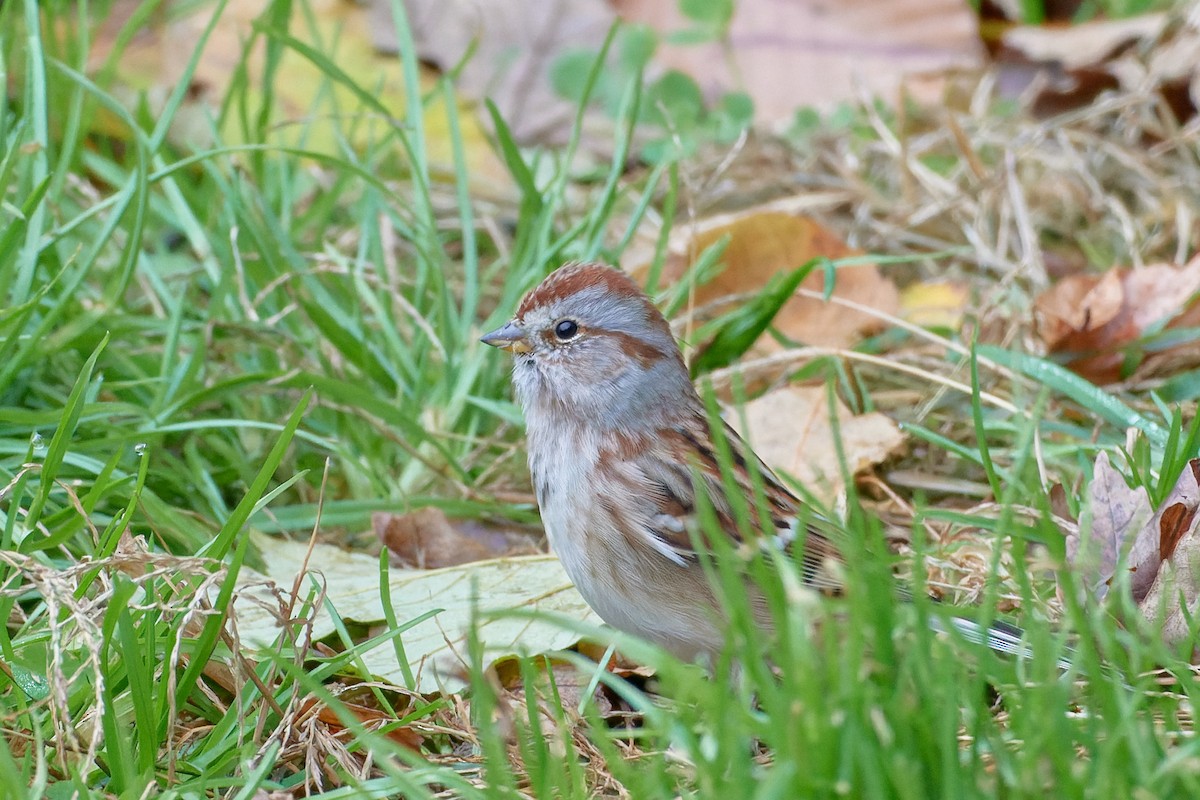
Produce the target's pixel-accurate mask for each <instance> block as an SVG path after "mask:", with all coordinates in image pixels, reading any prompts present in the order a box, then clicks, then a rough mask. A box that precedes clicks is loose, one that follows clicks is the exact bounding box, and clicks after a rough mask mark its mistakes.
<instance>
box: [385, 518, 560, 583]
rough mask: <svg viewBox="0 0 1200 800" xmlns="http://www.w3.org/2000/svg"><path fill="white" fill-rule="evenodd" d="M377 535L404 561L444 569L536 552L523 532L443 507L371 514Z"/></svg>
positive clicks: (398, 559)
mask: <svg viewBox="0 0 1200 800" xmlns="http://www.w3.org/2000/svg"><path fill="white" fill-rule="evenodd" d="M371 524H372V527H373V528H374V529H375V535H376V536H378V537H379V541H381V542H382V543H383V545H384V547H386V548H387V549H388V551H389V552H390V553H391V554H392V556H393V559H394V560H395V561H396V562H397V563H398V564H400V565H403V566H412V567H417V568H418V569H440V568H442V567H454V566H457V565H459V564H469V563H471V562H472V561H484V560H487V559H489V558H497V557H500V556H507V555H517V554H522V553H532V552H536V548H534V547H533V544H532V541H531V540H530V539H528V538H525V537H522V536H521V535H520V534H518V533H516V532H514V531H509V530H502V529H497V528H492V527H489V526H487V525H484V524H483V523H480V522H479V521H477V520H455V521H451V520H450V519H449V518H448V517H447V516H446V514H445V513H444V512H443V511H442V510H441V509H440V508H433V507H429V508H420V509H417V510H416V511H413V512H411V513H408V514H387V513H383V512H380V513H376V514H374V515H372V516H371Z"/></svg>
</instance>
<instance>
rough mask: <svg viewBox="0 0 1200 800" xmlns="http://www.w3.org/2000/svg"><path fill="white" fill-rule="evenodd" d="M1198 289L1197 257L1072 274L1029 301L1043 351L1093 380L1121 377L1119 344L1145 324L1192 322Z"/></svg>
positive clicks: (1198, 312) (1197, 312) (1198, 306)
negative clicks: (1184, 261) (1174, 262)
mask: <svg viewBox="0 0 1200 800" xmlns="http://www.w3.org/2000/svg"><path fill="white" fill-rule="evenodd" d="M1198 292H1200V256H1197V257H1196V258H1193V259H1192V260H1191V261H1189V262H1188V263H1187V264H1185V265H1184V266H1181V267H1177V266H1173V265H1170V264H1154V265H1150V266H1146V267H1142V268H1140V269H1114V270H1109V271H1108V272H1105V273H1104V274H1103V275H1072V276H1069V277H1067V278H1065V279H1063V280H1061V281H1059V282H1058V283H1056V284H1055V285H1054V286H1052V287H1051V288H1050V289H1049V290H1047V291H1046V292H1043V293H1042V295H1041V296H1039V297H1038V298H1037V300H1036V301H1035V303H1034V314H1035V319H1036V321H1037V328H1038V335H1039V336H1040V337H1041V339H1042V341H1043V342H1045V343H1046V348H1047V350H1048V351H1049V352H1051V353H1055V354H1060V355H1063V356H1065V357H1066V358H1067V366H1069V367H1070V368H1071V369H1072V370H1074V371H1075V372H1077V373H1079V374H1080V375H1082V376H1083V377H1085V378H1087V379H1088V380H1090V381H1093V382H1095V383H1109V382H1112V381H1115V380H1118V379H1119V378H1120V377H1121V367H1122V365H1123V363H1124V362H1125V359H1126V353H1125V351H1124V348H1125V347H1126V346H1128V345H1129V344H1131V343H1133V342H1135V341H1137V340H1138V339H1139V338H1141V337H1142V336H1143V335H1145V334H1146V333H1147V331H1149V330H1150V329H1151V328H1156V327H1158V326H1160V325H1162V324H1164V323H1165V324H1166V327H1169V328H1184V327H1192V326H1195V325H1196V324H1197V321H1198V319H1200V303H1197V302H1196V301H1197V293H1198ZM1187 346H1188V345H1186V344H1185V345H1179V346H1177V347H1176V348H1171V349H1170V350H1167V351H1162V352H1160V353H1159V354H1158V357H1162V356H1163V355H1164V354H1168V353H1170V352H1171V351H1172V350H1176V349H1179V347H1187Z"/></svg>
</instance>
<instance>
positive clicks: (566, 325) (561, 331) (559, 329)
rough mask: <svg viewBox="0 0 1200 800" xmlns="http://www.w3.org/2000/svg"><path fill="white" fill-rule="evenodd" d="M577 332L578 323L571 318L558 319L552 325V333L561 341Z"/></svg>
mask: <svg viewBox="0 0 1200 800" xmlns="http://www.w3.org/2000/svg"><path fill="white" fill-rule="evenodd" d="M577 333H579V325H578V324H577V323H576V322H575V320H572V319H564V320H559V322H558V324H557V325H555V326H554V335H555V336H557V337H558V338H559V339H561V340H562V341H564V342H565V341H567V340H568V339H571V338H573V337H574V336H575V334H577Z"/></svg>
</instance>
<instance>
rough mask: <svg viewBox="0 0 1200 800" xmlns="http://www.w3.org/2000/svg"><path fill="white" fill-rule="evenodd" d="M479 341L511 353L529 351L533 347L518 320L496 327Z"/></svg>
mask: <svg viewBox="0 0 1200 800" xmlns="http://www.w3.org/2000/svg"><path fill="white" fill-rule="evenodd" d="M479 341H481V342H483V343H484V344H490V345H491V346H492V347H499V348H500V349H501V350H507V351H508V352H510V353H528V352H529V351H530V350H532V349H533V348H532V347H530V346H529V338H528V337H527V336H526V335H525V331H523V330H521V326H520V325H518V324H517V323H516V322H509V323H507V324H505V325H503V326H501V327H499V328H496V330H494V331H492V332H491V333H489V334H487V335H486V336H484V337H483V338H481V339H480V340H479Z"/></svg>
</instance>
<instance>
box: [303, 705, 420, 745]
mask: <svg viewBox="0 0 1200 800" xmlns="http://www.w3.org/2000/svg"><path fill="white" fill-rule="evenodd" d="M341 704H342V707H344V708H345V709H346V710H347V711H349V712H350V713H351V714H353V715H354V717H355V718H356V719H357V720H358V721H359V722H361V723H362V724H363V725H364V726H365V727H367V728H368V729H369V730H376V729H378V728H382V727H384V726H385V725H388V724H390V723H392V722H396V721H397V720H396V717H395V716H393V715H391V714H386V713H384V712H383V711H381V710H379V709H377V708H371V707H370V706H364V705H362V704H360V703H351V702H348V701H346V700H341ZM313 709H316V712H317V719H319V720H321V722H323V723H325V724H326V725H327V726H329V728H330V729H331V730H333V731H335V732H339V731H344V730H346V725H345V723H343V722H342V719H341V717H340V716H338V713H337V711H335V710H334V709H332V708H330V707H329V706H328V705H326V704H325V703H322V702H320V701H318V700H317V698H315V697H310V698H308V699H307V700H305V701H304V702H302V703H301V704H300V709H299V710H298V712H297V716H304V715H306V714H310V713H312V711H313ZM385 736H387V738H389V739H391V740H392V741H393V742H395V743H396V744H398V745H400V746H401V747H404V748H407V749H409V750H411V751H413V752H414V753H417V752H420V750H421V744H422V743H423V741H424V740H423V738H422V737H421V734H419V733H418V732H417V731H415V730H413V729H412V728H410V727H409V726H407V725H404V726H401V727H398V728H392V729H391V730H389V731H388V732H387V733H386V734H385Z"/></svg>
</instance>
